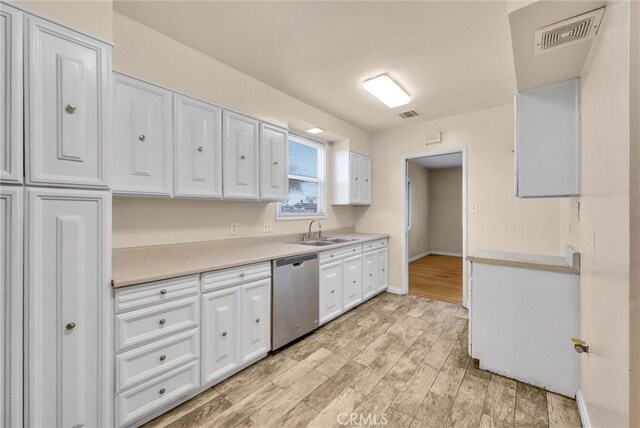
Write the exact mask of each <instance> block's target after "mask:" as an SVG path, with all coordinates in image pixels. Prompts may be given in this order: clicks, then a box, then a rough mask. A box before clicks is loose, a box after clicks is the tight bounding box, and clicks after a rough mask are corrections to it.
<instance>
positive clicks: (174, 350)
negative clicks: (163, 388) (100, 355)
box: [116, 329, 200, 392]
mask: <svg viewBox="0 0 640 428" xmlns="http://www.w3.org/2000/svg"><path fill="white" fill-rule="evenodd" d="M199 335H200V330H199V329H191V330H188V331H185V332H183V333H178V334H174V335H172V336H170V337H168V338H166V339H162V340H159V341H157V342H153V343H150V344H148V345H145V346H141V347H139V348H135V349H134V350H132V351H129V352H125V353H123V354H120V355H118V356H116V391H118V392H120V391H122V390H123V389H126V388H129V387H130V386H133V385H135V384H137V383H140V382H143V381H146V380H149V379H150V378H152V377H153V378H156V377H158V376H159V375H161V374H162V373H165V372H168V371H169V370H171V369H173V368H175V367H177V366H180V365H182V364H184V363H187V362H189V361H193V360H195V359H197V358H198V356H199V355H200V346H199V340H198V338H199Z"/></svg>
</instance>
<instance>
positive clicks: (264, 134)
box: [260, 123, 289, 201]
mask: <svg viewBox="0 0 640 428" xmlns="http://www.w3.org/2000/svg"><path fill="white" fill-rule="evenodd" d="M287 158H288V134H287V130H286V129H282V128H277V127H275V126H272V125H267V124H265V123H262V124H260V199H262V200H264V201H286V200H287V198H288V196H289V183H288V182H289V180H288V173H289V171H288V163H287Z"/></svg>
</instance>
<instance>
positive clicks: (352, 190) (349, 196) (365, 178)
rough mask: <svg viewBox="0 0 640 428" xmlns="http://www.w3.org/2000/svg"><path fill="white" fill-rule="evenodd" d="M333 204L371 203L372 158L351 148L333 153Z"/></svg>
mask: <svg viewBox="0 0 640 428" xmlns="http://www.w3.org/2000/svg"><path fill="white" fill-rule="evenodd" d="M333 204H334V205H369V204H371V158H369V157H368V156H364V155H361V154H359V153H355V152H351V151H349V150H339V151H337V152H335V153H334V154H333Z"/></svg>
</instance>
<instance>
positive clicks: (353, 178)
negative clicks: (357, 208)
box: [349, 152, 362, 204]
mask: <svg viewBox="0 0 640 428" xmlns="http://www.w3.org/2000/svg"><path fill="white" fill-rule="evenodd" d="M361 168H362V163H361V162H360V155H359V154H357V153H353V152H349V202H350V203H352V204H359V203H360V199H361V196H360V192H361V191H362V188H361V186H360V174H361V171H360V170H361Z"/></svg>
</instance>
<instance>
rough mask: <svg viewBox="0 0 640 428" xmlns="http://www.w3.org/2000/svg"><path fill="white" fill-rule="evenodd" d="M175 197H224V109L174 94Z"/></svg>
mask: <svg viewBox="0 0 640 428" xmlns="http://www.w3.org/2000/svg"><path fill="white" fill-rule="evenodd" d="M174 116H175V160H176V163H175V196H181V197H192V198H211V199H217V198H222V109H220V108H219V107H216V106H213V105H211V104H208V103H205V102H202V101H198V100H196V99H193V98H189V97H185V96H184V95H178V94H176V95H174Z"/></svg>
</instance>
